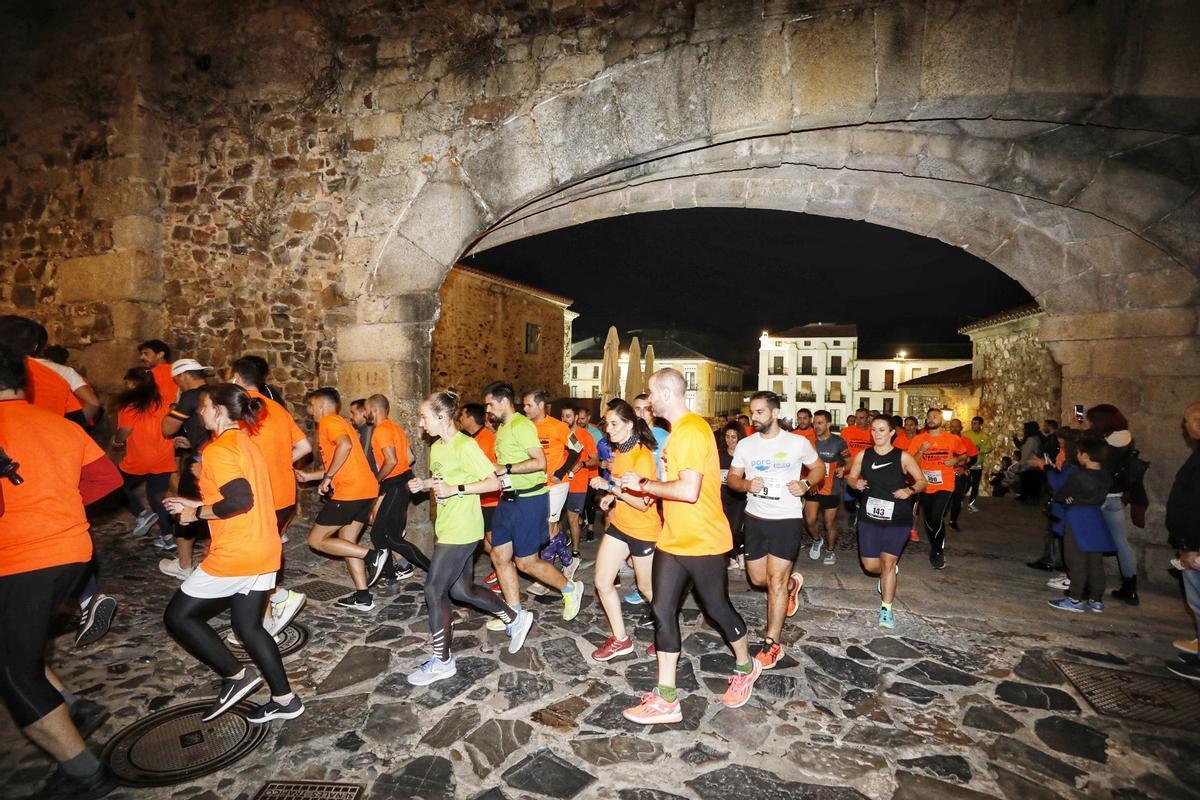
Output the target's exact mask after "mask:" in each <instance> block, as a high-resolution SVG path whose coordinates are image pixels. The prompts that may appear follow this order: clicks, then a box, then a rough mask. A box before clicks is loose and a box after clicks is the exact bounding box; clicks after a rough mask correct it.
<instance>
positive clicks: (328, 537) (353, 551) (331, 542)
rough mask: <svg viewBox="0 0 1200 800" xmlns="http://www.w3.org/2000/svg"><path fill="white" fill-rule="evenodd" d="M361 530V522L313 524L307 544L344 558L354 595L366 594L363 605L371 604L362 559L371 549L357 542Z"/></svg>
mask: <svg viewBox="0 0 1200 800" xmlns="http://www.w3.org/2000/svg"><path fill="white" fill-rule="evenodd" d="M361 532H362V523H361V522H352V523H350V524H349V525H343V526H335V525H319V524H317V525H313V527H312V530H310V531H309V532H308V546H309V547H311V548H312V549H313V550H316V551H317V552H318V553H324V554H325V555H327V556H336V557H338V558H344V559H346V568H347V569H348V570H349V572H350V580H351V581H353V583H354V589H355V595H360V593H361V594H365V595H366V596H367V600H366V601H365V603H364V606H365V605H373V604H371V601H370V599H369V598H370V594H369V593H368V592H367V569H366V564H365V562H364V561H363V559H364V558H367V557H368V556H369V554H370V553H371V551H370V550H368V549H367V548H365V547H363V546H361V545H359V544H357V541H358V536H359V534H360V533H361ZM356 599H357V598H356Z"/></svg>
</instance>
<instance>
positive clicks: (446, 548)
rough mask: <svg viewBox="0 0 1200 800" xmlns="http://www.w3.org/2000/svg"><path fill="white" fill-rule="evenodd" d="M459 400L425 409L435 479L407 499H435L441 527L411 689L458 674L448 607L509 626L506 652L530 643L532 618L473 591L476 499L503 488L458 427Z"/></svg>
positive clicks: (439, 396)
mask: <svg viewBox="0 0 1200 800" xmlns="http://www.w3.org/2000/svg"><path fill="white" fill-rule="evenodd" d="M457 412H458V398H457V397H456V396H455V395H454V394H453V393H452V392H434V393H433V394H431V395H430V396H429V397H427V398H426V399H425V401H424V402H422V403H421V406H420V414H421V427H422V428H423V429H424V430H425V432H426V433H428V434H429V435H430V436H432V437H434V439H435V440H436V441H434V443H433V447H432V448H430V451H429V471H430V473H431V474H432V477H430V478H428V479H426V480H422V479H420V478H416V477H414V478H412V480H411V481H410V482H409V485H408V491H409V492H412V493H417V492H423V491H424V492H429V493H430V494H431V495H432V496H433V497H435V498H436V499H437V503H438V510H437V520H436V521H435V523H434V536H435V537H436V540H437V543H436V544H435V545H434V547H433V559H432V563H431V565H430V567H429V569H428V570H427V571H428V573H429V576H428V578H427V579H426V580H425V605H426V607H427V608H428V610H429V633H430V637H431V639H432V644H433V655H432V656H430V657H429V658H428V659H426V661H425V662H424V663H422V664H421V666H420V667H419V668H418V669H417V670H416V671H415V672H411V673H409V675H408V682H409V683H410V684H412V685H414V686H425V685H427V684H430V683H433V682H434V681H440V680H445V679H446V678H450V677H453V676H454V675H455V674H456V673H457V671H458V670H457V668H456V666H455V663H454V657H453V656H452V655H451V654H450V642H451V639H452V638H453V632H452V627H451V619H450V601H451V600H452V599H453V600H454V601H456V602H459V603H467V604H468V605H471V606H474V607H475V608H477V609H479V610H480V611H483V612H484V613H487V614H492V615H495V616H496V617H497V618H498V619H500V620H502V621H503V622H504V624H505V629H506V630H507V632H508V635H509V643H508V652H510V653H515V652H517V651H518V650H520V649H521V646H522V645H523V644H524V643H525V637H526V636H528V635H529V629H530V628H531V627H532V626H533V614H532V613H531V612H529V611H525V610H516V609H513V608H511V607H510V606H508V605H506V604H505V603H504V602H503V601H502V600H501V599H500V598H498V597H496V595H495V594H493V593H492V592H489V591H488V590H487V589H484V588H483V587H482V586H479V585H477V584H476V583H475V580H474V575H473V572H474V558H473V556H474V555H475V547H476V545H477V544H478V543H479V541H480V540H481V539H483V513H482V511H481V510H480V505H479V496H480V495H481V494H486V493H488V492H493V491H495V490H496V489H499V488H500V480H499V479H498V478H497V477H496V473H495V468H494V467H493V465H492V463H491V462H490V461H488V459H487V456H485V455H484V454H483V451H482V450H480V449H479V446H478V445H477V444H476V443H475V442H474V441H473V440H472V439H471V437H469V436H467V435H466V434H464V433H461V432H460V431H459V430H458V428H456V427H455V425H454V420H455V417H456V416H457Z"/></svg>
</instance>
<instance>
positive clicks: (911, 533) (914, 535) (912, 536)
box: [908, 528, 921, 542]
mask: <svg viewBox="0 0 1200 800" xmlns="http://www.w3.org/2000/svg"><path fill="white" fill-rule="evenodd" d="M908 540H909V541H910V542H919V541H921V537H920V536H918V535H917V529H916V528H913V529H912V530H911V531H909V532H908Z"/></svg>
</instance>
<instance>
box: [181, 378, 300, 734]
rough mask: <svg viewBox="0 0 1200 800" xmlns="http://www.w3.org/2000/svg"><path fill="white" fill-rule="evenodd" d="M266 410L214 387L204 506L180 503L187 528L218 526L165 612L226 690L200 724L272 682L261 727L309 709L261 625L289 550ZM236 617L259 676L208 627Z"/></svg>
mask: <svg viewBox="0 0 1200 800" xmlns="http://www.w3.org/2000/svg"><path fill="white" fill-rule="evenodd" d="M262 411H263V403H262V401H261V400H259V399H258V398H252V397H250V395H248V394H246V392H245V390H244V389H242V388H241V387H239V386H234V385H233V384H231V383H222V384H218V385H216V386H212V387H209V388H207V389H205V393H204V399H203V400H202V401H201V405H200V411H199V413H200V417H201V418H202V419H203V420H204V425H205V427H207V428H208V429H209V431H211V432H212V434H213V440H212V441H211V442H209V444H208V445H207V446H206V447H205V448H204V459H203V460H202V461H201V462H200V496H201V498H202V499H201V500H192V499H190V498H186V497H171V498H168V499H167V505H168V507H169V508H170V509H171V511H172V512H173V513H176V514H179V519H180V521H181V522H184V523H189V522H193V521H195V520H198V519H206V520H208V521H209V531H210V533H211V535H212V546H211V547H209V549H208V553H207V554H206V555H205V556H204V560H203V561H202V562H200V565H199V566H198V567H196V569H195V570H194V571H193V572H192V574H191V575H189V576H188V578H187V580H185V581H184V582H183V584H182V585H181V586H180V587H179V588H178V589H177V590H176V591H175V595H174V596H173V597H172V598H171V601H170V602H169V603H168V604H167V610H166V612H165V613H164V614H163V622H164V623H166V626H167V632H168V633H170V634H171V638H173V639H174V640H175V641H176V642H178V643H179V644H180V646H181V647H183V649H184V650H186V651H187V652H188V653H189V654H191V655H192V656H193V657H195V658H196V659H198V660H199V661H200V662H201V663H203V664H205V665H206V666H208V667H209V668H210V669H212V670H213V671H214V672H216V673H217V674H218V675H220V676H221V679H222V685H221V691H220V693H218V695H217V699H216V701H215V702H214V703H213V704H212V705H211V706H210V707H209V709H208V711H207V712H206V713H205V714H204V716H203V717H201V720H202V721H204V722H209V721H211V720H214V719H216V718H217V717H219V716H221V715H222V714H224V713H225V712H226V711H228V710H229V709H230V708H232V707H233V706H235V705H236V704H237V703H239V702H240V701H241V700H242V699H243V698H245V697H247V696H249V695H250V694H252V693H253V692H254V691H255V690H256V689H257V688H258V686H259V684H261V683H262V681H263V676H266V679H267V685H268V686H269V687H270V690H271V699H270V701H269V702H267V703H265V704H264V705H261V706H259V707H258V708H257V709H255V710H254V711H252V712H250V713H249V714H247V715H246V719H247V720H249V721H250V722H252V723H263V722H268V721H269V720H272V719H295V718H296V717H298V716H300V715H301V714H303V713H304V704H303V703H302V702H301V701H300V698H299V697H298V696H297V695H296V694H294V693H293V692H292V688H291V686H290V685H289V684H288V679H287V673H286V672H285V671H284V668H283V659H282V658H280V655H279V647H278V646H277V645H276V644H275V640H274V639H273V638H272V637H271V635H270V634H269V633H267V631H265V630H264V629H263V626H262V619H263V614H264V612H265V610H266V606H267V601H268V596H269V595H270V593H271V590H272V589H274V588H275V573H276V572H277V571H278V570H279V564H280V555H281V553H282V550H283V545H282V543H281V542H280V541H279V530H278V527H277V526H276V522H275V513H274V510H273V509H274V508H275V501H274V498H272V497H271V479H270V476H269V472H268V468H267V460H266V458H265V457H264V456H263V453H262V450H260V449H259V447H258V446H257V445H255V444H254V443H253V442H252V441H250V436H249V434H248V433H247V430H250V431H253V430H255V428H256V427H257V425H258V418H259V416H260V415H261V414H262ZM226 609H229V618H230V622H231V623H232V627H233V632H234V634H235V635H236V636H237V638H238V639H239V640H240V641H241V642H242V647H244V648H245V650H246V652H247V653H248V654H249V656H250V658H251V660H252V661H253V662H254V664H255V666H257V667H258V669H259V671H261V674H259V672H256V671H254V670H251V669H249V668H247V667H243V666H242V665H241V664H239V663H238V661H237V659H236V658H234V657H233V654H232V653H230V652H229V648H228V647H226V646H225V643H224V642H222V641H221V639H220V637H219V636H217V633H216V631H214V630H213V629H212V627H211V626H210V625H209V624H208V621H209V620H210V619H212V618H213V617H215V616H216V615H217V614H220V613H221V612H223V611H225V610H226Z"/></svg>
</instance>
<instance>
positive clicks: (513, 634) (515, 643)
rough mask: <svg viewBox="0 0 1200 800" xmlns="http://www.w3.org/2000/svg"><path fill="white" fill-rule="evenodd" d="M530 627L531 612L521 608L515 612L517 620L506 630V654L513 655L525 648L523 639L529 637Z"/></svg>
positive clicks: (531, 620) (531, 625)
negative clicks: (507, 638)
mask: <svg viewBox="0 0 1200 800" xmlns="http://www.w3.org/2000/svg"><path fill="white" fill-rule="evenodd" d="M532 627H533V612H532V611H526V610H525V609H523V608H522V609H521V610H520V611H518V612H517V618H516V619H515V620H513V623H512V624H511V625H509V626H507V628H506V630H507V632H508V637H509V641H508V652H510V653H515V652H517V651H518V650H520V649H521V648H522V647H524V646H525V637H526V636H528V635H529V629H530V628H532Z"/></svg>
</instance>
